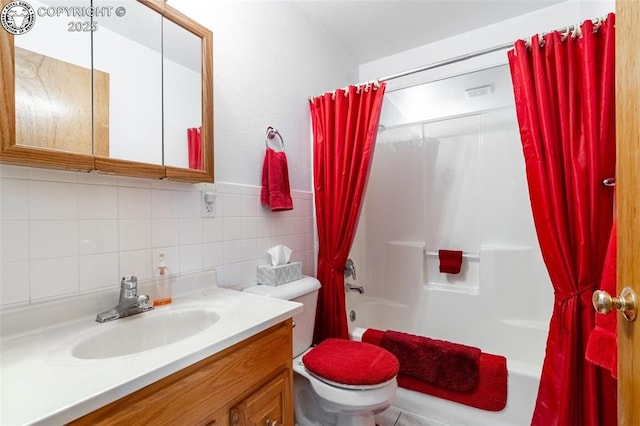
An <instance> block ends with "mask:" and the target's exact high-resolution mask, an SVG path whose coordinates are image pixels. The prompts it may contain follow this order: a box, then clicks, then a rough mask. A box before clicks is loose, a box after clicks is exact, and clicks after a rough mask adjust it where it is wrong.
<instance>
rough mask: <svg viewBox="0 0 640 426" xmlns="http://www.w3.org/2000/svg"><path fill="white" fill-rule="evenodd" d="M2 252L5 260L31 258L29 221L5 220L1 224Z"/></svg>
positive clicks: (0, 240) (14, 260)
mask: <svg viewBox="0 0 640 426" xmlns="http://www.w3.org/2000/svg"><path fill="white" fill-rule="evenodd" d="M0 226H1V228H0V244H1V249H0V253H1V254H2V259H3V260H4V261H5V262H16V261H20V260H28V259H29V221H26V220H3V221H2V223H1V224H0Z"/></svg>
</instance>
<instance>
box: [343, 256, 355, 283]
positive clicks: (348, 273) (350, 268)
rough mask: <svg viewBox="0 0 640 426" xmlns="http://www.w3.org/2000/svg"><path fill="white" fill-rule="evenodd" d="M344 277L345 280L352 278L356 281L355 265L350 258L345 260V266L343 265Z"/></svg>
mask: <svg viewBox="0 0 640 426" xmlns="http://www.w3.org/2000/svg"><path fill="white" fill-rule="evenodd" d="M344 276H345V278H349V277H353V279H354V280H355V279H356V265H354V264H353V260H351V258H349V259H347V264H346V265H344Z"/></svg>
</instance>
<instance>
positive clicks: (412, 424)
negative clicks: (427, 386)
mask: <svg viewBox="0 0 640 426" xmlns="http://www.w3.org/2000/svg"><path fill="white" fill-rule="evenodd" d="M376 425H377V426H448V425H447V424H446V423H442V422H439V421H437V420H431V419H428V418H426V417H422V416H418V415H416V414H413V413H410V412H409V411H403V410H401V409H399V408H397V407H394V406H391V407H389V408H388V409H386V410H385V411H383V412H382V413H380V414H377V415H376Z"/></svg>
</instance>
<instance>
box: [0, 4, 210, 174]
mask: <svg viewBox="0 0 640 426" xmlns="http://www.w3.org/2000/svg"><path fill="white" fill-rule="evenodd" d="M40 1H43V0H40ZM86 2H87V5H86V6H80V7H74V8H73V9H76V10H89V9H90V8H92V9H91V10H92V11H95V12H96V13H95V14H94V16H93V17H92V16H69V15H68V14H65V12H63V11H61V8H57V7H56V6H55V5H54V6H52V5H51V4H50V3H49V2H47V3H44V2H43V3H40V2H38V1H36V0H31V1H29V3H28V6H30V7H31V13H32V16H34V17H35V22H34V23H33V25H32V27H31V29H30V30H29V31H27V32H25V33H22V34H20V33H17V34H15V35H14V34H13V33H12V32H10V31H9V30H5V28H0V51H1V53H2V57H1V61H0V74H1V75H2V77H1V78H0V93H2V100H1V101H0V137H1V138H2V140H1V145H0V162H2V163H7V164H17V165H24V166H35V167H46V168H56V169H67V170H79V171H98V172H103V173H110V174H117V175H125V176H135V177H144V178H153V179H162V178H169V179H175V180H182V181H191V182H213V64H212V62H213V35H212V33H211V31H209V30H208V29H206V28H204V27H203V26H202V25H200V24H198V23H197V22H195V21H193V20H192V19H191V18H189V17H187V16H185V15H184V14H182V13H180V12H178V11H177V10H175V9H173V8H172V7H170V6H168V5H166V4H165V3H164V2H163V1H161V0H137V1H132V0H128V1H123V2H121V3H117V4H116V3H114V2H113V1H110V0H93V1H92V2H91V1H89V0H86ZM18 3H20V2H9V1H8V0H0V4H1V5H2V8H3V9H11V8H13V7H14V5H16V4H18ZM20 4H21V6H20V7H24V4H25V2H22V3H20ZM76 5H77V3H74V6H76ZM5 12H6V10H5ZM11 12H17V13H18V15H20V14H22V12H23V11H22V10H21V9H17V10H11ZM23 19H24V18H23ZM188 135H189V136H188ZM191 136H193V138H191Z"/></svg>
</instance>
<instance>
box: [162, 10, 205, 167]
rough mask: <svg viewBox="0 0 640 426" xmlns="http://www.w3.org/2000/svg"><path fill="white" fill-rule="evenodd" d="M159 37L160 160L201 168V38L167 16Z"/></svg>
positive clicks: (177, 165)
mask: <svg viewBox="0 0 640 426" xmlns="http://www.w3.org/2000/svg"><path fill="white" fill-rule="evenodd" d="M162 40H163V49H162V54H163V66H162V70H163V79H162V83H163V89H162V93H163V94H164V164H167V165H171V166H176V167H186V168H190V169H202V156H201V152H202V149H201V148H202V144H201V127H202V85H201V81H202V77H201V72H202V56H201V55H200V52H201V51H202V41H201V40H200V38H199V37H197V36H195V35H194V34H192V33H190V32H189V31H187V30H185V29H184V28H182V27H180V26H179V25H177V24H176V23H174V22H172V21H170V20H168V19H165V20H164V23H163V25H162Z"/></svg>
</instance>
